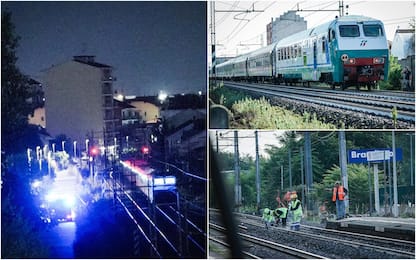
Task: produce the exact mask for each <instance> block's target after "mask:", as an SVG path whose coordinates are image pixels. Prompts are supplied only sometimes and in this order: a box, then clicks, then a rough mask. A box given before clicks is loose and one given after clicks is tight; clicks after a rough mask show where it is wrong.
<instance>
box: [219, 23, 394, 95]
mask: <svg viewBox="0 0 416 260" xmlns="http://www.w3.org/2000/svg"><path fill="white" fill-rule="evenodd" d="M388 66H389V49H388V43H387V38H386V33H385V30H384V25H383V23H382V22H381V21H380V20H377V19H374V18H370V17H366V16H360V15H348V16H342V17H339V18H335V19H333V20H331V21H329V22H327V23H324V24H321V25H319V26H316V27H314V28H310V29H307V30H304V31H301V32H298V33H295V34H293V35H291V36H288V37H286V38H283V39H282V40H280V41H278V42H277V43H273V44H271V45H268V46H266V47H263V48H260V49H258V50H255V51H253V52H250V53H247V54H243V55H240V56H238V57H235V58H232V59H229V60H227V61H225V62H223V63H220V64H218V65H216V66H215V77H216V78H217V79H219V80H233V81H247V82H272V83H274V84H286V85H292V84H296V83H302V84H303V85H308V86H309V85H310V83H311V82H323V83H327V84H328V85H330V86H331V87H332V89H335V87H336V86H339V87H340V88H341V89H342V90H344V89H346V88H348V87H351V86H355V87H356V88H357V89H359V88H360V87H361V86H364V87H367V88H368V89H369V90H371V88H373V87H374V86H376V84H377V82H378V81H381V80H387V78H388Z"/></svg>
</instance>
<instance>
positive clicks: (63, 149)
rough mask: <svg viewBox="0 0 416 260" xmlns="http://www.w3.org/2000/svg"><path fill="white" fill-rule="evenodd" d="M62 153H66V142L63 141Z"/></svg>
mask: <svg viewBox="0 0 416 260" xmlns="http://www.w3.org/2000/svg"><path fill="white" fill-rule="evenodd" d="M62 152H65V141H62Z"/></svg>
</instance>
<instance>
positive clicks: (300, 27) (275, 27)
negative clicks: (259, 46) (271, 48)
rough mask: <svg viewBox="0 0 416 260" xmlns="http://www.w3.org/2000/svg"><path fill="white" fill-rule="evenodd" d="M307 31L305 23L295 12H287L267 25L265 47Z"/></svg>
mask: <svg viewBox="0 0 416 260" xmlns="http://www.w3.org/2000/svg"><path fill="white" fill-rule="evenodd" d="M306 29H307V22H306V21H305V20H304V19H303V17H301V16H299V15H297V14H296V11H288V12H286V13H284V14H282V15H281V16H280V17H278V18H276V19H274V20H273V18H272V21H271V22H270V23H269V24H267V27H266V30H267V45H270V44H272V43H275V42H278V41H280V40H281V39H283V38H285V37H287V36H289V35H292V34H294V33H297V32H301V31H304V30H306Z"/></svg>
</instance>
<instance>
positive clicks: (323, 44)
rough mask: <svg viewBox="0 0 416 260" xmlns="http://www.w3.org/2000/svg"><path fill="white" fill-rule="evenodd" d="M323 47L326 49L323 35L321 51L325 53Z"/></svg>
mask: <svg viewBox="0 0 416 260" xmlns="http://www.w3.org/2000/svg"><path fill="white" fill-rule="evenodd" d="M325 49H326V41H325V37H322V52H323V53H325Z"/></svg>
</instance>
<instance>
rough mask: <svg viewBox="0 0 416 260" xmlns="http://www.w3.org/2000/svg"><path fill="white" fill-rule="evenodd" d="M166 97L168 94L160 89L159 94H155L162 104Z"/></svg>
mask: <svg viewBox="0 0 416 260" xmlns="http://www.w3.org/2000/svg"><path fill="white" fill-rule="evenodd" d="M167 97H168V94H166V92H165V91H163V90H162V91H160V92H159V95H158V96H157V98H158V99H159V100H160V103H161V104H163V102H165V100H166V98H167Z"/></svg>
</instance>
